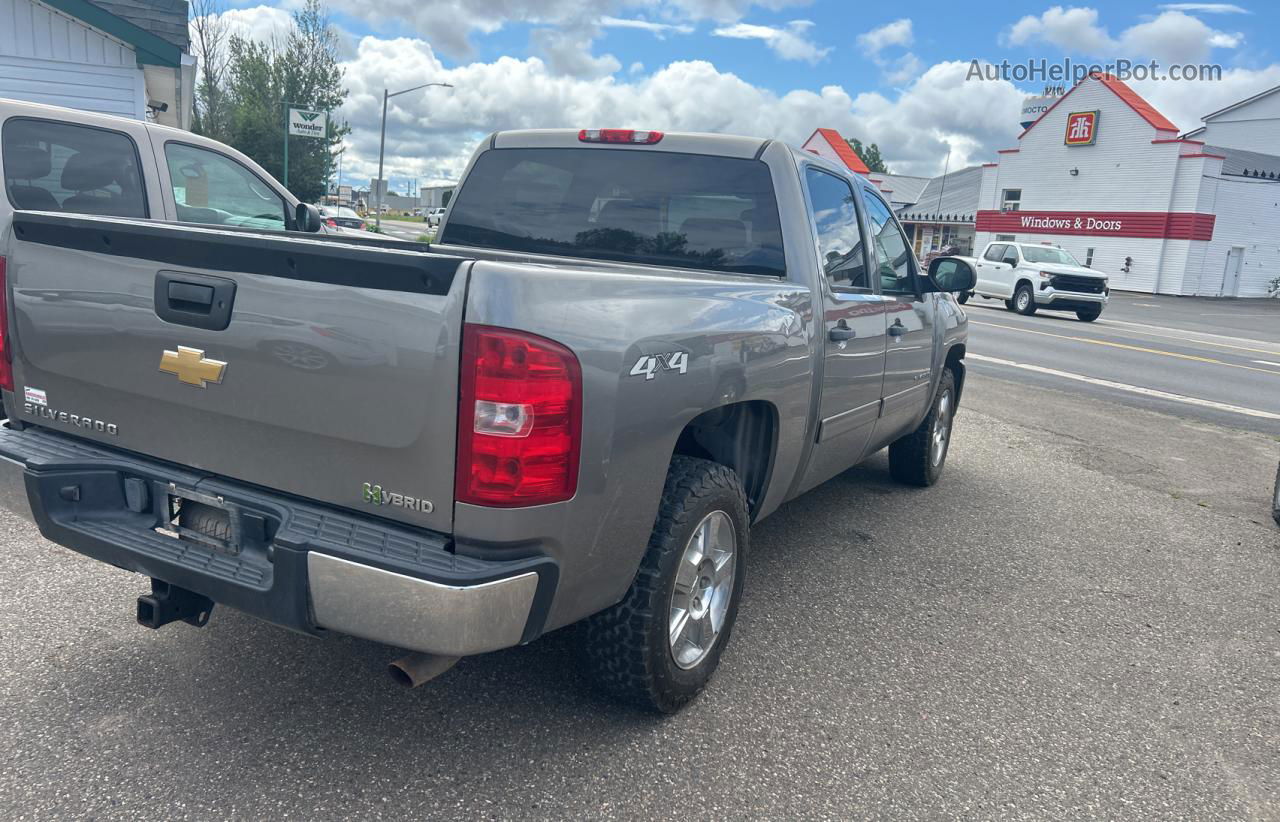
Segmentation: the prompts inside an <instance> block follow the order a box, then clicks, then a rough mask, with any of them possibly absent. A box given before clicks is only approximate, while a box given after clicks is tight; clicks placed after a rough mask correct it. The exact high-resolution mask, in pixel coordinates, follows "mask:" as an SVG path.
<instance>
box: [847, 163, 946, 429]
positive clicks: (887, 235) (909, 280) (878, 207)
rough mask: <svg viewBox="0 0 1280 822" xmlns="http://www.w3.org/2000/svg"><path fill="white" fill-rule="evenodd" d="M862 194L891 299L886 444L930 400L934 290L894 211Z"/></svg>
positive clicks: (882, 285) (885, 288)
mask: <svg viewBox="0 0 1280 822" xmlns="http://www.w3.org/2000/svg"><path fill="white" fill-rule="evenodd" d="M862 194H863V202H864V205H865V206H866V213H867V229H868V231H870V232H871V234H872V237H871V247H872V249H873V250H874V251H875V260H876V267H877V268H878V270H879V274H880V293H881V294H882V295H884V296H885V297H886V298H887V302H886V303H885V312H886V316H885V321H886V322H887V323H888V327H887V329H886V331H887V336H888V345H887V350H886V353H885V366H884V392H883V394H884V407H883V409H882V410H881V421H880V424H879V426H877V429H876V441H877V443H887V442H891V441H893V440H895V439H897V438H898V437H899V436H901V435H902V434H903V433H905V432H906V431H909V430H911V429H912V428H914V427H915V426H916V425H917V424H919V421H920V418H921V417H922V416H923V415H924V410H925V406H926V405H928V403H929V400H930V399H931V396H930V391H931V386H932V380H931V379H930V378H931V377H932V375H933V350H934V346H933V319H934V296H935V295H933V294H924V293H923V288H922V285H923V283H922V282H921V275H920V271H919V267H918V265H917V263H916V258H915V255H913V254H912V253H911V247H910V246H909V245H908V244H907V238H906V235H905V234H903V232H902V228H901V227H900V226H899V225H898V222H897V220H895V219H894V218H893V212H891V211H890V210H889V207H888V206H887V205H885V203H884V200H881V199H880V196H879V195H878V194H875V193H874V192H872V191H871V190H870V189H869V188H864V189H863V192H862Z"/></svg>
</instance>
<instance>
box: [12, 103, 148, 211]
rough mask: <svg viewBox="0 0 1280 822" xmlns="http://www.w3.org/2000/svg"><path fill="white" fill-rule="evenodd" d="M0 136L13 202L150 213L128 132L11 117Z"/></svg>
mask: <svg viewBox="0 0 1280 822" xmlns="http://www.w3.org/2000/svg"><path fill="white" fill-rule="evenodd" d="M0 142H3V148H2V149H0V151H3V161H4V187H5V192H6V193H7V195H8V197H9V202H10V203H11V204H12V205H13V207H14V208H18V209H24V210H29V211H62V212H68V213H72V214H100V215H105V216H111V217H146V216H148V213H147V199H146V193H145V191H144V189H143V185H142V173H141V171H140V163H139V160H138V150H137V147H136V146H135V145H134V142H133V139H132V138H130V137H129V136H128V135H126V134H122V133H121V132H118V131H109V130H107V129H100V128H93V127H91V126H80V125H72V124H70V123H56V122H50V121H48V120H27V119H23V118H14V119H11V120H9V121H8V122H6V123H5V125H4V134H3V137H2V138H0Z"/></svg>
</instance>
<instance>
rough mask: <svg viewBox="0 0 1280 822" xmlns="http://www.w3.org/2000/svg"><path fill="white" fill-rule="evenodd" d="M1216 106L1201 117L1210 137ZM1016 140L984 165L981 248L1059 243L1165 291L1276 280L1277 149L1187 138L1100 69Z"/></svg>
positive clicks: (1266, 287) (1258, 288) (1123, 285)
mask: <svg viewBox="0 0 1280 822" xmlns="http://www.w3.org/2000/svg"><path fill="white" fill-rule="evenodd" d="M1268 94H1270V93H1268ZM1250 99H1251V100H1253V101H1255V104H1256V102H1257V101H1260V100H1265V101H1266V104H1267V105H1271V104H1272V101H1280V97H1277V96H1276V95H1274V94H1271V95H1270V97H1268V96H1267V95H1259V97H1256V98H1250ZM1245 103H1249V101H1244V103H1242V104H1241V105H1244V104H1245ZM1237 110H1238V109H1237ZM1223 111H1228V109H1224V110H1223ZM1217 114H1221V112H1217V113H1215V115H1210V116H1209V117H1206V118H1205V119H1206V130H1205V134H1206V136H1207V135H1208V134H1211V133H1214V132H1213V129H1214V128H1216V127H1217V125H1218V123H1217V121H1220V120H1221V118H1219V117H1217V116H1216V115H1217ZM1221 122H1222V123H1225V122H1226V121H1221ZM1273 122H1274V123H1275V125H1273V130H1272V132H1271V134H1272V137H1271V139H1270V141H1269V145H1270V146H1271V147H1272V148H1271V150H1272V151H1275V150H1277V147H1280V121H1273ZM1228 128H1230V127H1228ZM1218 133H1222V132H1218ZM1018 140H1019V144H1018V146H1017V148H1009V149H1005V150H1003V151H1001V152H1000V153H999V154H1000V157H999V162H998V163H989V164H987V165H985V166H984V167H983V172H982V180H981V186H980V191H979V204H978V213H977V218H976V226H975V227H976V235H975V238H974V242H975V248H976V249H978V250H979V251H980V250H981V249H982V248H984V247H985V245H986V244H987V243H988V242H990V241H993V240H997V239H1016V240H1019V241H1024V242H1042V243H1054V244H1058V245H1061V246H1062V247H1063V248H1065V249H1066V250H1068V251H1070V252H1071V253H1072V254H1073V255H1074V256H1076V257H1077V258H1078V259H1079V260H1080V261H1081V262H1083V263H1085V264H1086V265H1090V266H1092V267H1094V268H1097V269H1099V270H1101V271H1104V272H1106V273H1107V274H1109V275H1110V277H1111V284H1112V287H1113V288H1118V289H1123V290H1131V291H1144V292H1156V293H1162V294H1185V295H1209V296H1240V297H1263V296H1267V294H1268V292H1269V291H1270V290H1271V288H1272V286H1271V283H1272V282H1274V281H1275V280H1276V279H1277V278H1280V157H1277V156H1274V155H1272V154H1267V153H1263V152H1256V151H1255V152H1250V151H1246V150H1243V149H1240V148H1224V147H1220V146H1216V145H1215V144H1208V145H1206V144H1205V143H1204V142H1203V141H1200V140H1193V139H1186V138H1180V137H1179V136H1178V128H1177V126H1175V125H1174V124H1173V123H1172V122H1170V121H1169V120H1168V119H1167V118H1166V117H1164V115H1162V114H1161V113H1160V112H1159V111H1157V110H1156V109H1155V108H1154V107H1152V106H1151V104H1150V103H1148V102H1147V101H1146V100H1144V99H1142V98H1141V97H1140V96H1138V95H1137V94H1136V93H1135V92H1134V91H1133V90H1132V89H1130V88H1129V87H1128V86H1126V85H1125V84H1124V83H1122V82H1120V81H1119V80H1116V79H1114V78H1112V77H1107V76H1100V75H1095V76H1092V77H1089V78H1087V79H1085V80H1084V81H1082V82H1081V83H1080V84H1079V85H1077V86H1075V87H1074V88H1072V89H1071V90H1070V91H1068V92H1067V94H1065V95H1064V96H1063V97H1061V98H1059V99H1058V100H1057V102H1055V103H1054V104H1053V105H1052V106H1051V107H1050V108H1049V109H1048V111H1046V112H1045V113H1044V114H1043V115H1042V116H1041V117H1040V118H1039V119H1038V120H1036V121H1035V122H1034V123H1032V125H1031V126H1029V127H1028V128H1027V129H1026V130H1025V131H1024V132H1023V133H1022V134H1021V136H1020V137H1019V138H1018Z"/></svg>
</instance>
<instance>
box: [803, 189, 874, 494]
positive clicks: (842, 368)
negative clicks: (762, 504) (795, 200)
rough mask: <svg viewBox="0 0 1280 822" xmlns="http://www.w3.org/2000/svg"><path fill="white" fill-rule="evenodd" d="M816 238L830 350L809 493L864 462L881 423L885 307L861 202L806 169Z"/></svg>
mask: <svg viewBox="0 0 1280 822" xmlns="http://www.w3.org/2000/svg"><path fill="white" fill-rule="evenodd" d="M805 184H806V187H807V189H808V192H809V202H810V207H811V208H812V210H813V221H814V226H815V229H816V233H817V243H818V255H819V265H821V268H822V270H821V273H822V276H821V277H820V278H819V279H820V287H821V291H822V294H821V296H820V297H819V298H818V300H817V302H818V304H819V305H821V307H822V312H823V316H822V323H821V324H820V325H819V326H818V328H819V333H821V334H822V344H823V346H824V349H825V363H824V368H823V378H822V399H821V401H820V403H819V427H818V442H817V445H816V447H815V449H814V452H813V457H812V459H811V460H810V462H809V468H808V471H807V472H806V476H805V480H804V483H803V484H804V486H805V487H813V486H814V485H816V484H818V483H820V482H824V481H825V480H827V479H830V478H831V477H833V476H835V475H836V474H838V473H840V472H841V471H843V470H845V469H846V468H848V467H849V466H851V465H853V464H854V463H856V462H857V461H858V460H859V459H861V457H862V454H863V452H864V451H865V450H866V447H867V443H868V441H869V440H870V439H871V435H872V432H873V431H874V430H875V423H876V419H877V418H878V417H879V416H880V384H881V376H882V374H883V370H884V357H885V303H884V301H883V299H882V298H881V297H880V295H879V294H877V293H876V287H875V286H876V283H875V280H874V278H873V277H872V276H871V269H870V268H869V267H868V259H869V258H868V256H867V248H866V244H865V243H864V242H863V236H862V230H861V227H860V223H859V222H858V203H857V198H856V196H855V194H854V189H853V187H852V186H851V185H850V184H849V182H848V181H847V180H845V179H843V178H841V177H838V176H836V175H834V174H831V173H828V172H826V171H823V170H821V169H819V168H817V167H815V166H806V168H805Z"/></svg>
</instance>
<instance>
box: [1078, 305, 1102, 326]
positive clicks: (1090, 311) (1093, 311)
mask: <svg viewBox="0 0 1280 822" xmlns="http://www.w3.org/2000/svg"><path fill="white" fill-rule="evenodd" d="M1101 316H1102V306H1100V305H1098V306H1092V307H1090V308H1081V309H1080V310H1079V311H1077V312H1076V318H1077V319H1078V320H1080V322H1082V323H1091V322H1093V321H1094V320H1096V319H1098V318H1099V317H1101Z"/></svg>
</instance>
